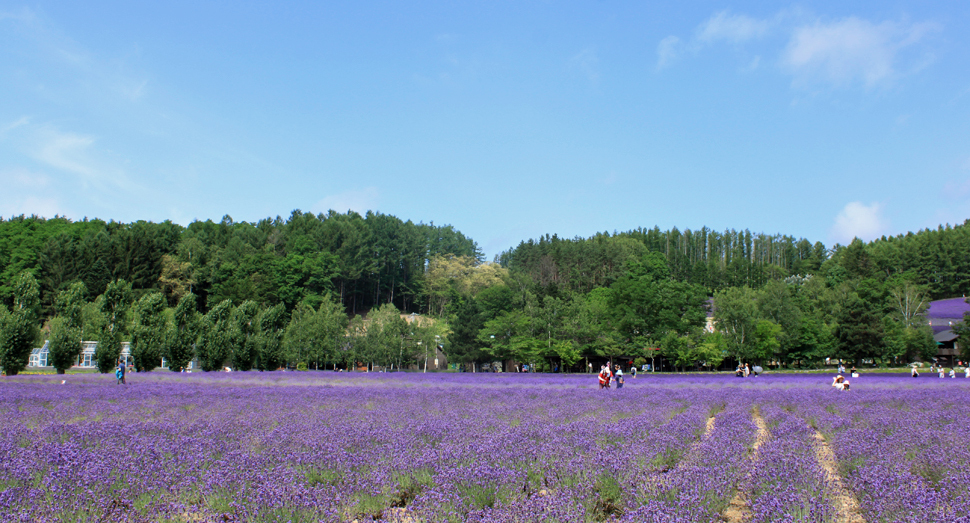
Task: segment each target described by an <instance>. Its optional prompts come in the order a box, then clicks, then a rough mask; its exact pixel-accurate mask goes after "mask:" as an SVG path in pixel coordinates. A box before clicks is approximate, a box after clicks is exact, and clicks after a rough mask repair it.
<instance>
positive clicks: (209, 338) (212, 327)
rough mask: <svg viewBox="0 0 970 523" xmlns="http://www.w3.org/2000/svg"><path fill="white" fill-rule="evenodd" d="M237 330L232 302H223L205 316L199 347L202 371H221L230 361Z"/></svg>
mask: <svg viewBox="0 0 970 523" xmlns="http://www.w3.org/2000/svg"><path fill="white" fill-rule="evenodd" d="M235 330H236V325H235V324H234V323H233V321H232V302H231V301H230V300H223V301H222V302H221V303H219V304H218V305H216V306H215V307H213V308H212V310H210V311H209V312H208V313H206V315H205V316H203V318H202V327H201V329H200V332H199V343H198V345H197V353H198V356H199V365H200V366H201V367H202V370H204V371H206V372H209V371H213V370H221V369H222V368H223V366H224V365H225V364H226V363H227V362H228V361H229V358H230V357H231V356H232V349H233V345H234V343H235V341H236V339H237V335H236V333H235V332H234V331H235Z"/></svg>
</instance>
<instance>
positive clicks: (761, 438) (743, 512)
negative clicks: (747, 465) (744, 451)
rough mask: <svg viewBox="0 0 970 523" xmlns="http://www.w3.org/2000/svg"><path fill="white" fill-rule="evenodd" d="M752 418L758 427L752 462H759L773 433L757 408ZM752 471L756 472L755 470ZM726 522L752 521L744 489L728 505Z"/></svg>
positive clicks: (724, 515) (751, 455)
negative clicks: (760, 454)
mask: <svg viewBox="0 0 970 523" xmlns="http://www.w3.org/2000/svg"><path fill="white" fill-rule="evenodd" d="M751 417H752V418H753V419H754V424H755V425H757V427H758V434H757V437H756V438H755V440H754V445H752V446H751V454H750V458H751V462H752V463H757V462H758V450H759V449H760V448H761V445H764V444H765V442H767V441H768V438H769V437H771V433H769V432H768V425H767V424H766V423H765V420H764V418H762V417H761V412H759V411H758V408H757V407H755V408H753V409H752V410H751ZM751 470H754V469H753V468H752V469H751ZM750 476H751V472H748V474H747V476H745V478H744V480H743V481H742V482H741V485H743V484H745V483H747V481H748V478H749V477H750ZM722 518H723V519H724V521H728V522H730V523H741V522H743V521H749V520H750V519H751V507H750V506H749V503H748V493H747V492H746V491H745V489H743V488H740V487H739V488H738V492H737V493H736V494H735V495H734V499H732V500H731V503H730V504H729V505H728V508H727V509H725V510H724V514H723V515H722Z"/></svg>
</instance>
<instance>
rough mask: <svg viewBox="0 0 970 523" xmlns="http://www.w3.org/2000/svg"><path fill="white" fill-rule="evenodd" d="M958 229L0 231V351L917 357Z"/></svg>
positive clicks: (475, 358) (575, 363)
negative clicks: (508, 240) (855, 236)
mask: <svg viewBox="0 0 970 523" xmlns="http://www.w3.org/2000/svg"><path fill="white" fill-rule="evenodd" d="M967 225H968V224H967V223H965V224H962V225H957V226H953V227H951V226H946V227H942V226H941V227H939V228H938V229H927V230H923V231H919V232H917V233H908V234H906V235H899V236H895V237H883V238H880V239H877V240H875V241H872V242H868V243H866V242H862V241H860V240H855V241H853V242H851V243H850V244H849V245H846V246H843V245H836V246H834V247H833V248H831V249H828V248H826V247H825V246H824V245H822V244H821V243H820V242H815V243H810V242H809V241H808V240H805V239H798V240H796V239H795V238H794V237H791V236H785V235H765V234H752V233H750V232H749V231H743V232H738V231H734V230H728V231H725V232H723V233H718V232H713V231H710V230H709V229H707V228H702V229H701V230H700V231H696V232H694V231H690V230H685V231H683V232H681V231H678V230H677V229H672V230H670V231H660V230H659V229H658V228H656V227H655V228H653V229H636V230H633V231H628V232H622V233H614V234H609V233H601V234H596V235H594V236H592V237H590V238H574V239H571V240H566V239H560V238H558V237H556V236H544V237H542V238H539V239H538V240H529V241H525V242H522V243H520V244H519V245H518V246H517V247H516V248H514V249H511V250H509V251H506V252H503V253H502V254H500V255H499V256H497V257H496V262H494V263H486V262H483V260H482V255H481V252H480V251H479V249H478V247H477V245H476V244H475V242H474V241H473V240H471V239H470V238H467V237H465V236H464V235H462V234H461V233H460V232H458V231H456V230H455V229H454V228H452V227H450V226H444V227H439V226H434V225H433V224H431V225H424V224H413V223H412V222H410V221H408V222H404V221H402V220H400V219H398V218H395V217H393V216H388V215H383V214H379V213H367V214H366V215H364V216H361V215H359V214H356V213H353V212H348V213H347V214H339V213H334V212H332V211H331V212H330V213H328V214H320V215H312V214H305V213H302V212H300V211H294V212H293V214H292V215H291V216H290V217H289V219H287V220H282V219H280V218H276V219H274V220H270V219H266V220H262V221H260V222H257V223H245V222H242V223H236V222H233V221H232V220H231V219H230V218H228V217H226V218H224V219H223V220H222V221H221V222H219V223H215V222H212V221H206V222H200V221H197V222H193V223H192V224H190V225H189V226H187V227H181V226H179V225H175V224H172V223H169V222H163V223H161V224H153V223H151V222H136V223H133V224H120V223H115V222H108V223H105V222H101V221H98V220H90V221H89V220H84V221H80V222H71V221H70V220H67V219H65V218H54V219H50V220H44V219H41V218H35V217H30V218H26V217H18V218H14V219H11V220H7V221H0V298H2V299H3V301H4V307H3V308H2V309H3V312H0V323H2V325H8V326H10V327H9V328H8V327H0V329H3V330H2V332H3V333H5V334H3V335H2V337H0V353H3V354H6V353H7V352H9V347H12V346H13V345H14V344H16V341H15V340H19V339H25V338H26V337H29V336H30V335H29V334H25V333H26V332H27V330H29V329H27V330H23V329H21V330H22V332H21V331H17V329H16V328H14V327H13V326H14V325H28V324H30V325H33V326H34V327H37V328H39V327H40V326H43V327H44V328H43V332H44V334H43V337H46V338H47V339H48V340H51V341H52V343H53V342H54V340H55V339H59V338H57V337H61V338H63V339H79V338H76V335H77V333H78V332H80V334H81V337H82V338H84V339H86V340H98V341H99V342H100V341H106V342H107V343H105V344H104V346H105V347H112V348H111V351H114V350H115V347H118V350H120V341H121V338H125V337H126V339H129V340H130V341H131V342H132V350H133V353H137V354H139V355H136V356H135V358H136V365H138V366H140V368H145V369H147V368H150V367H151V366H152V365H157V363H152V362H158V361H160V360H161V358H162V357H165V358H166V359H168V360H169V364H170V366H172V367H173V368H176V369H177V368H180V367H182V366H184V363H185V362H187V361H188V360H187V359H185V358H186V357H188V358H189V359H191V357H198V358H199V361H200V363H201V364H202V366H203V368H206V369H214V368H221V366H222V365H223V364H231V365H232V366H233V367H236V368H241V369H248V368H256V369H264V370H269V369H274V368H278V367H279V366H280V365H282V364H284V363H287V362H288V363H291V364H301V365H305V366H308V367H311V368H312V367H314V366H316V367H323V366H327V365H329V366H331V368H332V367H333V366H334V365H340V366H343V367H351V366H353V365H356V364H358V363H360V362H368V363H369V364H372V365H380V366H392V365H393V366H397V367H401V366H402V365H408V364H411V365H413V364H416V363H417V364H420V363H421V361H420V360H421V359H422V354H423V355H424V359H427V357H429V355H431V357H433V355H434V354H435V352H434V349H435V348H436V347H438V346H442V347H443V348H444V350H445V352H446V353H447V354H448V357H449V358H450V360H451V361H456V362H464V363H470V364H475V363H483V362H489V361H495V360H514V361H517V362H522V363H530V364H532V366H533V368H538V369H548V370H579V369H584V368H586V367H587V365H589V364H590V361H591V360H592V361H601V360H603V359H608V358H622V359H630V360H635V361H637V362H638V363H644V362H651V361H654V360H656V359H657V358H658V357H660V358H663V361H665V362H666V364H667V365H668V366H670V365H672V366H676V367H678V368H682V369H684V368H717V367H719V366H721V365H725V364H728V365H730V364H733V363H730V362H733V361H736V360H737V361H750V362H753V363H763V364H765V363H771V364H777V365H785V366H806V365H808V366H810V365H816V364H818V362H820V361H823V360H824V359H825V358H842V359H846V360H850V361H855V362H861V361H862V360H863V359H871V360H873V361H878V362H884V363H901V362H904V361H911V360H912V359H916V358H923V359H926V358H930V357H932V355H933V354H935V350H936V346H935V343H934V342H933V340H932V334H931V332H930V331H929V329H928V328H927V327H926V325H925V323H926V322H925V321H924V319H923V316H922V315H923V313H924V312H925V309H926V305H927V304H928V303H929V301H930V300H931V299H936V298H943V297H952V296H959V295H961V294H965V293H966V292H967V290H968V289H967V287H968V286H970V260H968V259H967V257H966V256H964V255H962V253H966V252H970V228H968V226H967ZM31 278H32V279H33V282H34V283H30V279H31ZM34 288H35V289H36V296H33V295H32V294H31V292H28V291H30V289H34ZM708 317H712V318H713V327H714V328H711V327H712V325H711V324H710V323H708V321H707V318H708ZM405 318H418V320H416V321H411V322H410V323H409V322H408V321H406V319H405ZM71 329H74V330H71ZM15 331H17V332H19V334H8V332H9V333H14V332H15ZM68 331H69V332H68ZM35 334H36V333H35ZM37 336H39V335H35V338H34V340H35V341H36V338H37ZM10 340H14V341H10ZM116 341H117V343H116ZM53 345H56V343H53ZM101 345H102V344H101V343H99V347H101ZM72 347H73V346H72ZM105 350H107V349H105ZM112 355H113V356H114V358H116V357H117V355H116V354H114V353H113V352H111V353H105V354H104V358H102V357H100V356H99V357H98V362H99V365H101V364H102V360H104V361H107V362H108V363H107V365H109V366H110V365H112V364H113V363H114V361H113V360H112ZM6 361H10V362H11V365H12V366H16V365H18V363H16V362H17V360H15V359H4V360H3V361H0V364H2V365H4V369H5V371H6V369H7V365H6V364H5V363H4V362H6ZM25 361H26V360H25ZM139 362H143V363H139Z"/></svg>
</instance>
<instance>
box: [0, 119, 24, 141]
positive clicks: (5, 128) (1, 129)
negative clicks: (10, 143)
mask: <svg viewBox="0 0 970 523" xmlns="http://www.w3.org/2000/svg"><path fill="white" fill-rule="evenodd" d="M29 123H30V118H28V117H26V116H21V117H20V118H18V119H17V120H15V121H13V122H10V123H8V124H6V125H4V126H2V127H0V138H2V137H3V136H4V135H5V134H7V133H9V132H10V131H13V130H14V129H16V128H18V127H22V126H24V125H27V124H29Z"/></svg>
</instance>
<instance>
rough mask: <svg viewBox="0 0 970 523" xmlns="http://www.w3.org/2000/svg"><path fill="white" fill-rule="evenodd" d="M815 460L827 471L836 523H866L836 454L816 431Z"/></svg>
mask: <svg viewBox="0 0 970 523" xmlns="http://www.w3.org/2000/svg"><path fill="white" fill-rule="evenodd" d="M815 459H817V460H818V463H819V465H821V466H822V470H824V471H825V482H826V483H827V484H828V486H829V489H830V491H831V494H830V495H831V498H832V504H833V506H834V507H835V511H836V513H837V514H836V516H835V518H836V519H835V521H836V523H865V522H866V520H865V518H863V517H862V513H861V510H860V509H859V500H857V499H856V497H855V495H854V494H852V492H851V491H850V490H849V489H847V488H846V487H845V483H844V482H843V481H842V476H840V475H839V471H838V466H837V464H836V461H835V453H834V452H832V448H831V447H829V443H828V442H827V441H825V436H823V435H822V433H821V432H819V431H817V430H816V431H815Z"/></svg>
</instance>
